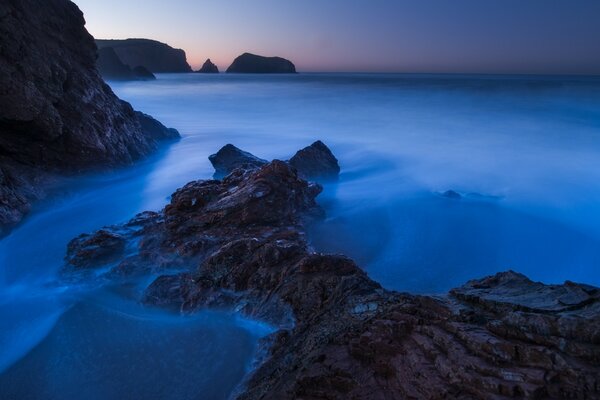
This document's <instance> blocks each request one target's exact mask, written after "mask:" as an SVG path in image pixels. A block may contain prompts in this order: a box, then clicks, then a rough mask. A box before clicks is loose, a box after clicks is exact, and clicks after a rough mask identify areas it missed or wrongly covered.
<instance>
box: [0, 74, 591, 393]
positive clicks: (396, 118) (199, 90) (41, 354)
mask: <svg viewBox="0 0 600 400" xmlns="http://www.w3.org/2000/svg"><path fill="white" fill-rule="evenodd" d="M110 85H111V87H112V88H113V90H114V91H115V93H116V94H117V95H118V96H119V97H121V98H123V99H125V100H127V101H129V102H131V103H132V105H133V106H134V108H136V109H138V110H141V111H144V112H145V113H148V114H151V115H153V116H154V117H155V118H157V119H159V120H160V121H161V122H163V123H164V124H165V125H168V126H172V127H175V128H177V129H178V130H179V131H180V133H181V135H182V139H181V140H180V141H178V142H175V143H173V144H169V145H165V146H164V147H163V148H162V149H161V150H160V152H159V153H158V154H156V155H155V156H153V157H151V158H150V159H148V160H144V161H142V162H140V163H139V164H137V165H136V166H134V167H131V168H125V169H122V170H119V171H114V172H111V173H105V174H94V175H89V176H85V177H81V178H76V179H70V180H69V181H68V182H66V183H65V185H64V187H63V188H62V189H61V190H60V191H59V194H57V195H55V196H52V197H50V198H49V199H47V200H46V201H44V202H42V203H40V204H39V205H38V206H37V208H36V210H34V212H33V213H32V214H31V215H30V216H29V217H28V218H27V219H26V220H25V221H24V223H23V224H21V225H20V226H19V227H18V228H17V229H15V230H14V232H13V233H12V234H11V235H9V236H8V237H6V238H4V239H2V240H1V241H0V265H1V266H2V268H1V270H0V289H1V290H0V320H1V321H2V325H1V326H0V371H3V372H2V373H0V387H2V392H3V394H6V395H9V397H14V398H32V399H33V398H40V397H46V398H61V399H68V398H73V399H75V398H82V397H86V398H90V399H94V398H98V399H101V398H102V399H105V398H119V395H120V397H122V396H123V393H126V394H131V395H132V396H133V395H136V394H137V395H139V396H138V397H145V398H149V397H148V396H150V398H151V397H152V395H153V394H154V395H156V396H158V395H159V394H160V396H159V397H161V398H171V397H172V398H178V399H185V398H197V396H198V393H204V397H205V398H215V399H217V398H227V396H229V394H230V393H231V391H232V390H234V388H235V386H236V385H237V384H238V383H239V382H240V381H241V380H242V378H243V376H244V374H245V373H247V371H248V370H249V368H251V367H252V359H253V358H254V357H255V356H256V351H257V343H258V340H259V338H260V337H262V336H264V335H265V334H266V333H268V332H270V331H271V330H272V328H271V327H268V326H264V325H263V324H261V323H260V322H258V321H248V320H244V319H242V318H239V317H237V316H235V315H228V314H223V313H216V312H214V313H208V312H207V313H199V314H198V315H196V316H188V317H183V316H178V315H174V314H172V313H166V312H162V311H157V310H148V309H145V308H143V307H141V306H139V305H138V303H137V298H136V295H139V294H140V293H141V291H142V290H143V288H144V285H146V284H147V283H148V282H140V284H139V287H136V288H133V289H132V290H131V294H130V297H129V298H126V299H123V298H122V296H118V295H117V294H115V293H113V292H112V291H111V290H109V289H107V288H102V287H100V288H99V287H93V288H89V287H82V286H77V285H71V284H67V283H65V282H64V281H62V280H60V279H59V271H60V268H61V266H62V263H63V261H62V260H63V257H64V254H65V250H66V244H67V242H68V241H69V240H70V239H72V238H73V237H75V236H77V235H78V234H80V233H83V232H89V231H92V230H94V229H98V228H100V227H102V226H104V225H109V224H114V223H118V222H123V221H126V220H127V219H129V218H130V217H132V216H133V215H134V214H135V213H137V212H140V211H144V210H158V209H160V208H161V207H162V206H164V205H165V204H166V202H167V201H168V198H169V195H170V194H171V193H172V192H173V191H174V190H175V189H176V188H178V187H180V186H182V185H183V184H185V183H187V182H189V181H191V180H196V179H207V178H210V177H211V176H212V172H213V169H212V167H211V165H210V163H209V161H208V155H210V154H212V153H215V152H216V151H217V150H218V149H219V148H220V147H221V146H223V145H225V144H227V143H232V144H234V145H236V146H238V147H240V148H241V149H243V150H246V151H249V152H251V153H253V154H255V155H256V156H259V157H261V158H266V159H274V158H277V159H288V158H289V157H291V156H292V155H293V154H294V152H295V151H296V150H298V149H300V148H302V147H304V146H307V145H309V144H311V143H312V142H313V141H315V140H322V141H323V142H325V143H326V144H327V145H328V146H329V147H330V148H331V149H332V151H333V153H334V154H335V155H336V156H337V158H338V160H339V162H340V166H341V169H342V172H341V175H340V179H339V182H337V183H333V184H327V185H325V188H324V192H323V193H322V194H321V196H320V197H319V201H320V203H321V205H322V206H323V207H324V208H325V210H326V213H327V217H326V219H325V220H324V221H322V222H321V223H319V224H316V225H315V226H313V227H311V229H310V235H309V239H310V241H311V244H312V246H313V247H314V248H315V250H316V251H321V252H333V253H343V254H346V255H348V256H350V257H352V258H354V259H355V260H356V261H357V263H358V264H359V265H361V266H362V267H363V268H364V269H365V271H366V272H367V273H368V274H369V275H370V276H371V277H372V278H373V279H375V280H377V281H378V282H380V283H381V284H382V285H383V286H384V287H386V288H389V289H394V290H399V291H410V292H415V293H443V292H446V291H447V290H448V289H450V288H452V287H456V286H458V285H461V284H462V283H464V282H466V281H467V280H469V279H473V278H479V277H483V276H485V275H489V274H493V273H495V272H499V271H503V270H507V269H513V270H515V271H518V272H521V273H524V274H525V275H527V276H529V277H530V278H531V279H533V280H539V281H543V282H546V283H559V282H563V281H565V280H571V281H578V282H583V283H588V284H592V285H597V286H600V185H599V184H598V182H600V78H587V77H541V76H511V77H509V76H468V75H407V74H402V75H400V74H298V75H237V74H218V75H216V74H215V75H212V74H159V75H158V79H157V80H156V81H145V82H111V83H110ZM449 190H452V191H454V192H456V193H458V194H460V198H453V197H452V196H447V195H444V193H445V192H446V191H449ZM149 371H150V372H149ZM32 375H35V384H34V385H32V384H31V383H27V382H31V381H32ZM199 377H200V378H199ZM174 388H177V389H176V390H175V389H174Z"/></svg>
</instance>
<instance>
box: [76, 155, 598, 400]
mask: <svg viewBox="0 0 600 400" xmlns="http://www.w3.org/2000/svg"><path fill="white" fill-rule="evenodd" d="M319 191H320V186H319V185H318V184H311V183H309V182H307V181H305V180H303V179H301V178H300V177H299V176H298V174H297V171H296V169H294V168H293V167H291V166H290V165H289V164H288V163H285V162H282V161H273V162H270V163H267V164H265V165H262V166H261V167H258V168H257V167H252V168H249V169H244V168H238V169H235V170H234V171H233V172H232V173H231V174H230V175H228V176H227V177H226V178H225V179H223V180H222V181H217V180H208V181H195V182H191V183H189V184H187V185H186V186H184V187H183V188H181V189H179V190H178V191H177V192H175V193H174V194H173V196H172V199H171V202H170V203H169V204H168V205H167V206H166V207H165V209H164V210H162V211H161V212H158V213H150V212H149V213H143V214H140V215H138V216H137V217H135V218H134V219H133V220H132V221H130V222H129V223H127V224H124V225H119V226H113V227H108V228H105V229H103V230H101V231H99V232H97V233H95V234H91V235H83V236H81V237H79V238H76V239H74V241H73V242H71V244H70V245H69V251H68V256H67V267H66V270H65V272H79V273H81V274H82V275H83V276H87V275H86V272H87V271H89V270H90V268H95V269H96V271H104V272H103V274H104V275H102V273H101V274H100V275H101V276H100V278H92V279H107V278H108V279H112V280H114V281H115V282H122V283H123V284H125V285H126V284H127V283H128V282H129V281H130V280H131V279H132V278H133V277H136V276H143V277H148V276H152V275H155V274H162V275H161V276H160V277H159V278H157V279H156V280H154V282H153V283H152V284H151V285H150V286H149V287H148V288H147V290H146V291H145V294H144V297H143V299H142V301H143V302H145V303H146V304H148V305H153V306H161V307H167V308H171V309H173V310H179V311H181V312H185V313H190V312H194V311H197V310H200V309H204V308H219V309H225V310H231V311H232V312H237V313H241V314H243V315H246V316H249V317H253V318H258V319H260V320H263V321H267V322H269V323H271V324H273V325H275V326H277V327H279V330H278V331H277V332H276V333H274V334H272V335H270V336H269V337H267V338H266V339H265V340H264V346H265V349H266V354H265V357H264V359H262V360H261V363H260V365H258V366H257V368H256V369H255V370H254V371H253V372H252V374H251V375H250V376H249V377H248V379H247V381H246V382H245V384H244V386H243V387H241V388H240V389H239V391H238V392H237V397H238V398H239V399H295V398H301V399H317V398H320V399H405V398H406V399H409V398H413V399H441V398H461V399H491V398H494V399H502V398H580V399H592V398H600V289H598V288H594V287H591V286H586V285H580V284H575V283H571V282H567V283H565V284H564V285H544V284H541V283H536V282H532V281H530V280H529V279H527V278H526V277H524V276H523V275H520V274H517V273H515V272H512V271H509V272H505V273H500V274H497V275H495V276H492V277H488V278H484V279H481V280H475V281H471V282H468V283H467V284H466V285H464V286H463V287H460V288H457V289H455V290H452V291H451V292H450V293H449V294H448V295H445V296H436V297H432V296H415V295H410V294H403V293H396V292H393V291H388V290H385V289H383V288H382V287H381V286H380V285H379V284H378V283H376V282H374V281H372V280H371V279H369V277H368V276H367V275H366V274H365V273H364V272H363V271H362V270H361V269H360V268H359V267H358V266H356V265H355V263H354V262H353V261H352V260H350V259H348V258H346V257H343V256H339V255H324V254H319V253H315V252H313V251H312V250H311V248H310V246H309V244H308V242H307V240H306V238H305V226H306V224H307V223H309V222H310V221H311V220H313V219H315V218H320V217H322V215H323V213H322V210H321V209H320V208H319V206H318V205H317V204H316V202H315V197H316V196H317V195H318V193H319ZM98 261H99V262H98ZM182 271H183V272H182ZM97 275H98V274H93V275H92V276H93V277H96V276H97Z"/></svg>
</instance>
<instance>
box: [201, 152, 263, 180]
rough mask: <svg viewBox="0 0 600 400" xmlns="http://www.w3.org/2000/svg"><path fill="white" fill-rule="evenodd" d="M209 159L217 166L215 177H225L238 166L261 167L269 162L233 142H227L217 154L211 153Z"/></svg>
mask: <svg viewBox="0 0 600 400" xmlns="http://www.w3.org/2000/svg"><path fill="white" fill-rule="evenodd" d="M208 159H209V160H210V162H211V164H212V165H213V167H214V168H215V174H214V178H215V179H220V178H223V177H224V176H226V175H229V174H230V173H231V172H233V170H234V169H236V168H246V169H248V168H252V167H260V166H261V165H264V164H266V163H267V161H266V160H263V159H261V158H258V157H256V156H255V155H253V154H250V153H248V152H247V151H243V150H240V149H238V148H237V147H235V146H234V145H232V144H226V145H225V146H223V147H221V149H220V150H219V151H218V152H216V153H215V154H211V155H210V156H209V157H208Z"/></svg>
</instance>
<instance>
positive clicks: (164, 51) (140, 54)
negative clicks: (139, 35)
mask: <svg viewBox="0 0 600 400" xmlns="http://www.w3.org/2000/svg"><path fill="white" fill-rule="evenodd" d="M96 45H97V46H98V48H100V49H102V48H104V47H112V48H113V49H114V50H115V52H116V53H117V55H118V56H119V58H120V59H121V61H122V62H123V63H124V64H126V65H128V66H129V67H131V68H135V67H137V66H143V67H145V68H146V69H148V70H149V71H151V72H154V73H160V72H192V68H191V67H190V66H189V64H188V63H187V60H186V56H185V51H183V50H181V49H174V48H172V47H171V46H169V45H167V44H165V43H161V42H157V41H155V40H150V39H125V40H102V39H97V40H96Z"/></svg>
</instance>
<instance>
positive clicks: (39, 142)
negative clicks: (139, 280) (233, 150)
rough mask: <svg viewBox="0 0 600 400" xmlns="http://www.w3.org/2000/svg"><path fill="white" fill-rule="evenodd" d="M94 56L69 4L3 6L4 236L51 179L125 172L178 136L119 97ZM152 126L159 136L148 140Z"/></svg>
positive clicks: (61, 0)
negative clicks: (111, 169)
mask: <svg viewBox="0 0 600 400" xmlns="http://www.w3.org/2000/svg"><path fill="white" fill-rule="evenodd" d="M96 55H97V50H96V46H95V45H94V40H93V38H92V37H91V36H90V35H89V33H88V32H87V31H86V30H85V28H84V19H83V16H82V14H81V12H80V11H79V9H78V8H77V7H76V6H75V5H74V4H73V3H71V2H70V1H67V0H48V1H44V2H38V1H34V0H18V1H17V0H7V1H3V2H1V3H0V171H1V173H0V235H2V234H4V233H6V232H7V229H8V228H9V227H10V226H12V225H14V224H15V223H17V222H18V221H19V220H20V219H21V218H22V217H23V215H24V214H25V213H27V212H28V210H29V208H30V206H31V202H32V201H34V200H35V199H37V198H40V197H42V196H43V195H44V193H45V192H46V185H47V184H48V182H50V181H51V179H52V177H54V176H58V175H60V174H64V173H65V172H67V173H73V172H77V171H82V170H85V169H90V168H96V167H99V166H102V167H107V166H116V165H123V164H128V163H131V162H133V161H134V160H136V159H139V158H140V157H143V156H145V155H147V154H149V153H150V152H152V151H153V150H155V149H156V148H157V140H159V139H167V138H172V137H173V136H176V132H174V131H171V130H167V129H166V128H164V127H163V126H162V125H160V124H159V123H158V122H156V121H154V120H150V119H149V117H146V116H144V117H143V118H142V119H140V114H136V113H135V112H134V110H133V109H132V107H131V106H130V105H129V104H128V103H125V102H123V101H121V100H119V99H118V98H117V97H116V96H115V95H114V93H113V92H112V91H111V89H110V88H109V87H108V86H107V85H106V84H105V83H104V81H103V80H102V78H101V77H100V75H99V74H98V72H97V70H96V68H95V64H96ZM149 121H152V122H151V124H152V125H156V124H158V125H160V126H161V129H160V130H158V131H156V132H155V133H154V134H152V135H147V134H146V132H145V131H144V129H143V127H142V125H144V124H148V123H149ZM160 132H163V133H164V135H161V134H160Z"/></svg>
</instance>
